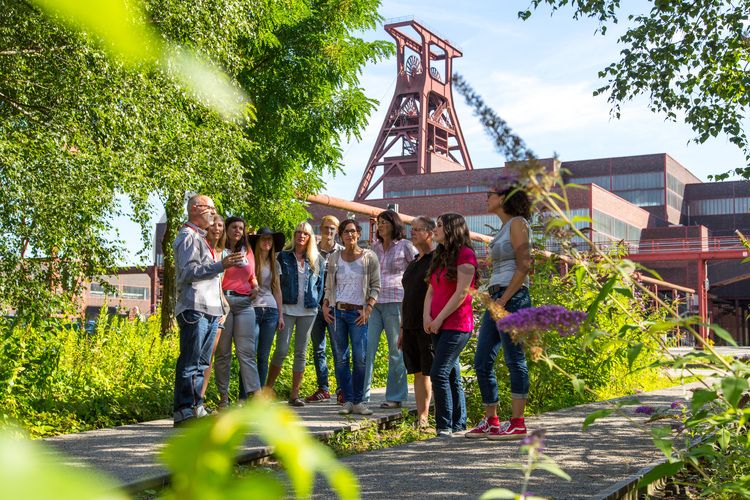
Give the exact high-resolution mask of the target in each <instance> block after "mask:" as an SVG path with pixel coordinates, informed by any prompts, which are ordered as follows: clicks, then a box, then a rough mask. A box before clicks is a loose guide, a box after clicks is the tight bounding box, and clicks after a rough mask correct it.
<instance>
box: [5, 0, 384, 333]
mask: <svg viewBox="0 0 750 500" xmlns="http://www.w3.org/2000/svg"><path fill="white" fill-rule="evenodd" d="M0 4H2V5H1V6H2V7H3V9H2V11H3V13H4V15H3V18H2V19H3V21H2V23H3V24H2V25H0V132H1V133H2V136H1V137H0V185H2V186H3V187H2V190H3V193H2V194H3V196H2V200H0V204H2V205H1V206H0V209H2V210H1V211H2V212H3V214H2V215H0V217H3V219H2V221H0V223H2V232H3V233H2V234H3V240H2V248H0V251H2V255H0V258H2V259H3V264H2V265H3V269H2V271H0V272H2V278H3V279H2V285H0V287H3V286H5V287H6V288H8V289H10V288H13V290H14V291H13V293H11V294H10V295H6V294H3V298H4V301H5V303H6V304H10V305H11V306H13V307H15V308H18V304H20V302H19V301H18V300H19V298H20V297H23V296H24V294H25V291H26V290H27V289H28V288H29V287H30V286H31V283H29V282H28V281H29V280H26V279H23V277H24V276H27V274H26V273H27V272H28V270H27V269H26V268H27V267H28V266H29V262H30V261H29V259H28V257H29V255H30V254H29V253H28V251H26V250H25V249H32V251H33V254H34V256H37V257H40V258H43V259H47V260H49V259H51V258H53V257H56V256H64V258H63V259H58V260H56V262H58V263H59V265H60V266H61V270H60V271H59V272H58V271H56V272H55V275H57V274H60V275H62V274H65V275H70V276H71V280H70V281H71V282H72V283H74V284H76V283H78V284H80V282H81V280H82V279H85V278H95V277H97V276H100V275H101V274H104V273H106V272H107V270H111V269H112V268H113V265H114V263H115V261H116V258H117V256H118V255H119V254H118V252H119V250H120V247H119V245H118V244H117V242H108V241H107V240H106V238H105V236H106V232H107V230H108V228H109V227H110V226H111V219H112V216H113V215H114V214H116V213H117V211H118V204H117V198H116V195H118V194H123V195H126V196H128V197H129V198H130V199H131V201H132V202H133V203H134V206H135V217H136V219H137V220H139V221H140V222H141V223H142V224H143V226H142V228H143V234H144V241H148V230H149V228H147V227H146V226H145V221H146V220H147V219H148V217H147V215H148V213H147V212H148V207H149V204H148V200H149V197H150V196H152V195H157V196H158V197H159V198H160V200H161V201H162V202H163V203H164V205H165V209H166V212H167V222H168V231H167V236H166V237H165V241H164V242H163V243H164V245H163V246H164V250H165V260H166V262H165V264H166V265H165V270H166V271H169V270H170V262H171V261H170V258H171V241H172V240H173V238H174V234H175V233H176V231H177V229H178V226H179V224H180V222H181V220H182V218H183V213H184V212H183V211H184V208H183V207H184V199H185V195H186V194H187V193H190V192H202V193H205V194H208V195H210V196H212V197H214V198H215V199H216V201H217V203H218V205H219V206H220V207H221V208H222V210H223V212H224V213H232V214H243V215H245V216H246V217H247V218H248V219H249V220H250V221H251V222H253V223H255V224H258V223H260V222H262V223H264V224H269V225H274V226H276V228H278V229H280V230H287V231H288V230H290V229H291V228H292V226H293V225H294V224H295V223H296V222H298V221H299V220H301V219H304V218H306V217H307V214H306V212H305V210H304V204H303V202H302V201H300V200H301V199H304V195H305V194H306V193H309V192H313V191H315V190H317V189H319V188H320V186H321V184H322V181H321V178H322V174H323V173H324V172H325V171H335V170H336V169H338V168H339V164H340V161H341V157H342V152H341V148H340V144H339V140H340V139H339V138H340V136H341V135H342V134H348V135H355V136H356V135H358V134H359V132H360V131H361V130H362V129H363V127H364V125H365V123H366V117H367V115H368V114H369V112H370V111H371V110H372V109H373V106H374V101H372V100H371V99H368V98H367V97H366V96H365V95H364V93H363V91H362V89H361V88H359V86H358V76H359V73H360V72H361V69H362V67H363V66H364V64H366V63H367V62H369V61H375V60H378V59H380V58H382V57H384V56H386V55H388V54H389V53H390V52H391V51H392V47H391V45H390V44H388V43H386V42H377V41H376V42H364V41H362V40H361V39H359V38H357V37H355V36H353V35H352V32H354V31H356V30H365V29H370V28H373V27H374V26H375V23H376V22H377V21H378V20H379V17H378V14H377V12H376V8H377V6H378V2H377V1H374V0H356V1H343V0H339V1H312V0H297V1H290V2H276V1H273V0H266V1H261V2H246V1H240V0H223V1H220V2H200V3H187V2H180V1H176V0H152V1H150V2H147V3H146V4H145V16H146V18H147V19H149V20H150V23H151V24H152V25H154V26H157V27H158V28H159V30H160V32H161V36H162V37H163V38H164V39H165V40H169V43H170V44H173V45H174V46H176V47H179V48H181V49H183V50H186V51H190V52H191V53H197V54H199V55H200V56H201V57H203V58H205V59H207V60H210V61H212V63H213V64H215V65H216V66H218V67H220V68H222V69H223V70H224V73H225V74H226V75H227V77H228V78H229V79H230V80H231V81H232V82H233V84H235V85H237V86H238V87H241V88H243V89H244V91H245V93H246V94H247V95H249V96H250V97H251V98H252V101H253V104H254V106H255V108H256V109H257V120H254V121H253V120H242V119H233V120H227V119H224V117H223V116H222V115H219V114H217V113H216V112H215V111H214V110H213V109H212V108H211V107H209V106H207V105H206V104H205V103H204V102H202V101H201V100H200V99H196V98H195V97H194V96H193V95H192V94H190V93H189V92H186V91H185V87H184V86H183V85H182V84H181V83H180V82H178V81H175V79H174V78H172V77H171V75H170V74H169V72H168V71H165V70H164V68H162V67H155V66H154V65H150V64H145V63H144V64H141V65H138V64H136V65H135V66H133V65H126V64H123V63H122V62H121V61H119V60H117V59H113V58H111V57H109V56H108V54H107V53H106V52H105V51H104V50H103V49H102V41H101V40H100V39H98V38H97V37H96V36H94V35H91V34H89V33H88V32H85V33H80V32H77V31H75V30H72V29H70V28H66V27H63V26H62V25H61V24H60V23H59V19H56V18H55V17H54V16H53V17H52V20H50V19H49V18H48V17H46V16H44V15H43V14H42V12H40V11H39V10H38V9H37V8H36V7H35V6H34V5H32V4H30V3H25V2H10V3H9V4H8V2H6V1H5V0H0ZM6 4H8V5H6ZM6 7H7V8H6ZM40 145H45V147H44V148H42V147H41V146H40ZM45 179H46V184H43V186H44V189H45V190H44V191H42V192H39V191H38V190H37V191H34V190H33V189H31V187H32V186H37V185H38V182H39V181H40V180H45ZM16 186H25V187H24V189H19V188H17V187H16ZM60 190H64V191H65V192H64V193H62V194H59V193H58V191H60ZM51 193H55V194H57V196H61V197H62V198H63V201H55V196H49V194H51ZM52 214H56V215H54V216H53V215H52ZM69 222H73V224H70V223H69ZM32 227H33V228H34V231H35V232H31V228H32ZM81 235H87V236H86V238H85V239H86V241H85V242H84V241H81V240H82V238H81ZM63 242H67V243H68V244H67V246H66V245H63V244H62V243H63ZM72 242H74V243H72ZM21 249H23V251H22V250H21ZM53 260H54V259H53ZM40 266H41V268H45V264H40ZM62 271H64V272H62ZM167 279H168V280H169V279H170V275H169V274H168V275H167ZM172 286H173V285H172V283H170V282H169V281H168V282H167V283H165V291H166V292H169V291H171V289H172ZM41 288H42V289H46V290H47V291H48V292H49V293H47V296H52V295H55V296H58V294H56V292H57V291H58V290H54V289H50V287H46V288H45V287H41ZM52 288H54V287H52ZM6 299H7V300H6ZM40 303H41V302H40V300H39V298H38V297H35V298H34V299H33V300H31V301H29V302H28V304H27V305H29V306H32V305H36V306H39V305H40ZM164 307H165V309H164V313H165V314H164V320H165V326H167V325H168V324H170V323H171V319H172V315H171V311H173V309H172V307H173V302H172V300H171V299H170V298H169V297H168V298H167V300H165V301H164Z"/></svg>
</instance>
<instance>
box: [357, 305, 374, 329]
mask: <svg viewBox="0 0 750 500" xmlns="http://www.w3.org/2000/svg"><path fill="white" fill-rule="evenodd" d="M370 312H372V306H371V305H370V304H365V306H364V307H363V308H362V309H360V311H359V317H358V318H357V320H356V321H355V322H354V324H355V325H357V326H364V325H366V324H367V320H369V319H370Z"/></svg>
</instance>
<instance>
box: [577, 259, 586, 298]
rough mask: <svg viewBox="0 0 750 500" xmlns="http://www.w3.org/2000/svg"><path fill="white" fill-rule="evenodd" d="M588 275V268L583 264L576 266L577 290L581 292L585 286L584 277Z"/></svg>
mask: <svg viewBox="0 0 750 500" xmlns="http://www.w3.org/2000/svg"><path fill="white" fill-rule="evenodd" d="M585 276H586V268H585V267H583V266H580V265H579V266H576V270H575V277H576V290H577V291H578V293H581V290H582V287H583V279H584V277H585Z"/></svg>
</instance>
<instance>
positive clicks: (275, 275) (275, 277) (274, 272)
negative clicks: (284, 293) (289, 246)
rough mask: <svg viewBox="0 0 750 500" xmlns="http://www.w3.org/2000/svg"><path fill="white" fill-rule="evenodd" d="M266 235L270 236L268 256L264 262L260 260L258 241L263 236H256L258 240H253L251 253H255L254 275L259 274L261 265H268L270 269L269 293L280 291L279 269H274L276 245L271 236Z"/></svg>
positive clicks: (261, 270)
mask: <svg viewBox="0 0 750 500" xmlns="http://www.w3.org/2000/svg"><path fill="white" fill-rule="evenodd" d="M268 237H269V238H271V250H270V251H269V252H268V258H267V259H266V261H265V262H263V261H261V260H260V241H261V240H262V239H263V236H261V237H260V238H258V241H256V242H255V248H253V254H254V255H255V275H256V276H261V273H262V272H263V266H266V265H267V266H269V267H270V269H271V293H276V292H279V293H281V283H280V281H279V270H278V269H276V254H277V253H278V250H276V245H274V244H273V237H271V236H268Z"/></svg>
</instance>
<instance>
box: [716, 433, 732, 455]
mask: <svg viewBox="0 0 750 500" xmlns="http://www.w3.org/2000/svg"><path fill="white" fill-rule="evenodd" d="M731 440H732V434H731V433H730V432H729V430H728V429H719V430H718V431H716V442H717V443H719V447H720V448H721V449H722V451H726V450H727V448H728V447H729V443H730V441H731Z"/></svg>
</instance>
